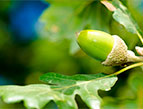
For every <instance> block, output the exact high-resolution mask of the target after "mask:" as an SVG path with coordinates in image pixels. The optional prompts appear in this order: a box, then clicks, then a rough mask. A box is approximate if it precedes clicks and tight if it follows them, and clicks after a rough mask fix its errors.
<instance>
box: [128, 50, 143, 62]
mask: <svg viewBox="0 0 143 109" xmlns="http://www.w3.org/2000/svg"><path fill="white" fill-rule="evenodd" d="M127 62H143V57H142V56H136V55H135V54H134V52H133V51H130V50H128V58H127Z"/></svg>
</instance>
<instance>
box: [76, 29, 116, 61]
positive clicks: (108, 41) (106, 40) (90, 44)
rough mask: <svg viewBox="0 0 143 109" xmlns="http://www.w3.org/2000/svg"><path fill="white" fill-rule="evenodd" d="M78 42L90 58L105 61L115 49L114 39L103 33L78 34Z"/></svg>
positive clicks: (86, 31) (86, 32)
mask: <svg viewBox="0 0 143 109" xmlns="http://www.w3.org/2000/svg"><path fill="white" fill-rule="evenodd" d="M77 42H78V44H79V46H80V47H81V49H82V50H83V51H84V52H85V53H87V54H88V55H89V56H91V57H93V58H94V59H97V60H100V61H105V60H106V58H107V56H108V55H109V53H110V52H111V50H112V48H113V45H114V38H113V37H112V36H111V35H110V34H108V33H105V32H102V31H98V30H83V31H81V32H80V33H78V37H77Z"/></svg>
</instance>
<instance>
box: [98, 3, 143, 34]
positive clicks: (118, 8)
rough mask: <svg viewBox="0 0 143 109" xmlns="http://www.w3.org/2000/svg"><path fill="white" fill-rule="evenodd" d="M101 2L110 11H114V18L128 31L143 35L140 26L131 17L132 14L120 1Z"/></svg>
mask: <svg viewBox="0 0 143 109" xmlns="http://www.w3.org/2000/svg"><path fill="white" fill-rule="evenodd" d="M101 2H102V3H103V4H104V5H105V6H106V7H107V8H108V9H109V10H110V9H111V10H110V11H113V18H114V19H115V20H116V21H117V22H118V23H120V24H121V25H123V26H124V27H125V28H126V29H127V31H129V32H131V33H133V34H138V33H142V31H141V30H140V27H139V26H138V24H137V23H136V21H135V20H134V18H133V17H132V16H131V13H130V12H129V11H128V9H127V8H126V7H125V6H124V5H123V4H122V3H121V2H120V1H119V0H112V1H107V2H104V1H103V0H101ZM111 4H112V5H111ZM111 7H112V8H111Z"/></svg>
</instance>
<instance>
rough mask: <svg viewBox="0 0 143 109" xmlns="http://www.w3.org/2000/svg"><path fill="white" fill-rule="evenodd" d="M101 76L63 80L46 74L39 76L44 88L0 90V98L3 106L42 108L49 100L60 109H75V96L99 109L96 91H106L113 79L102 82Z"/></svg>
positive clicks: (51, 74) (6, 88) (41, 86)
mask: <svg viewBox="0 0 143 109" xmlns="http://www.w3.org/2000/svg"><path fill="white" fill-rule="evenodd" d="M104 76H105V75H104V74H101V73H99V74H93V75H74V76H71V77H70V76H64V75H60V74H56V73H47V74H45V75H43V76H41V78H40V79H41V80H42V81H44V82H46V83H48V84H49V85H46V84H33V85H27V86H12V85H11V86H0V96H2V98H3V100H4V101H5V102H6V103H17V102H20V101H22V100H23V101H24V105H25V106H26V107H27V108H43V107H44V106H45V105H46V104H47V103H48V102H49V101H51V100H53V101H55V103H56V104H57V105H58V107H59V108H60V109H64V108H67V109H70V108H71V109H73V108H74V109H75V108H77V104H76V102H75V95H79V96H80V97H81V98H82V100H83V101H84V102H85V103H86V104H87V105H88V106H89V107H90V108H96V109H97V108H99V106H100V101H101V98H100V97H99V95H98V90H105V91H108V90H110V88H111V87H112V86H113V85H114V84H115V82H116V81H117V77H109V78H107V77H106V78H104Z"/></svg>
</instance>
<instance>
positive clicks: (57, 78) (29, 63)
mask: <svg viewBox="0 0 143 109" xmlns="http://www.w3.org/2000/svg"><path fill="white" fill-rule="evenodd" d="M102 1H103V0H101V3H102V4H101V3H100V1H98V0H89V1H87V0H78V1H74V2H73V1H72V0H47V2H49V3H50V7H49V8H47V9H46V10H44V12H43V14H42V15H41V17H40V18H39V21H38V22H37V25H38V26H39V28H37V31H38V33H39V38H38V39H36V41H34V42H32V43H30V44H29V45H27V47H22V45H20V47H19V45H18V44H15V42H14V41H13V40H12V39H11V35H9V34H12V33H11V32H10V31H9V29H6V28H5V27H6V26H7V25H3V21H1V19H0V24H1V26H0V29H1V30H0V39H1V44H0V54H1V55H2V56H1V57H0V58H1V60H5V61H1V64H8V65H9V66H10V67H8V68H7V66H6V67H5V66H4V65H1V66H2V67H1V68H2V69H6V71H7V70H9V68H11V69H10V70H9V71H11V70H12V69H13V65H14V67H15V68H16V69H15V72H18V73H15V74H14V73H13V72H12V71H11V72H12V73H9V74H7V75H8V77H13V80H15V78H18V79H19V80H21V78H22V79H23V80H24V79H26V78H25V76H24V77H23V72H24V71H23V69H20V70H21V72H22V73H20V72H19V70H17V69H18V68H19V66H17V65H21V64H22V65H25V66H26V69H27V68H28V70H26V73H27V72H32V73H33V74H35V72H40V73H39V74H38V76H39V75H41V74H42V73H41V72H47V71H48V72H50V71H54V72H57V73H47V74H45V75H43V76H41V78H40V80H41V81H43V82H44V83H43V84H31V85H25V86H19V85H9V86H0V96H1V99H2V100H3V101H4V102H5V103H3V102H1V101H0V108H15V107H16V108H24V107H23V106H22V105H21V104H16V105H14V104H11V103H21V101H23V102H24V105H25V107H27V108H45V106H46V104H48V103H49V102H51V101H54V102H55V103H56V104H57V106H58V107H59V108H66V109H68V108H72V109H73V108H78V105H79V104H78V102H76V100H75V97H76V95H79V96H80V98H81V99H82V100H83V102H84V103H85V104H86V105H87V106H88V107H89V108H96V109H97V108H100V104H101V103H102V105H101V106H102V108H103V109H104V108H105V109H112V108H113V109H115V108H117V109H118V108H127V109H130V108H142V107H143V104H142V98H143V96H142V92H143V88H142V86H143V84H142V80H143V79H142V77H143V75H142V72H143V70H142V69H141V68H139V69H137V70H130V71H128V72H126V73H124V74H121V75H119V78H118V82H117V83H116V85H115V86H114V87H113V89H112V90H111V91H110V92H108V93H107V92H105V91H108V90H110V89H111V87H112V86H113V85H114V84H115V82H116V81H117V77H116V76H113V75H112V74H111V75H112V76H111V75H108V76H106V75H105V74H102V73H98V74H89V73H97V72H104V73H105V72H106V73H111V72H112V73H113V72H115V71H116V70H118V69H121V68H123V67H122V66H118V67H110V68H109V67H103V66H102V65H101V64H100V62H98V61H95V60H92V59H90V58H89V57H88V56H86V55H85V54H84V53H83V52H82V51H80V50H79V47H78V45H77V43H76V38H75V32H78V31H80V30H83V29H97V30H101V31H105V32H108V33H111V34H117V35H119V36H120V37H122V38H123V39H124V41H125V42H126V43H127V45H128V47H129V49H134V47H135V46H136V45H141V44H140V43H138V38H137V35H138V37H139V38H140V40H141V41H142V37H141V35H142V31H141V30H143V26H142V19H143V16H142V12H138V9H136V8H134V5H135V3H132V1H133V0H122V2H121V1H119V0H112V1H111V0H110V1H107V0H104V3H103V2H102ZM134 1H135V2H136V1H138V4H143V3H141V0H134ZM3 3H4V4H5V2H3ZM123 3H124V4H123ZM103 4H104V5H105V6H106V7H107V8H108V9H109V10H110V11H112V12H113V13H112V12H110V11H108V10H107V9H106V8H105V7H104V5H103ZM109 4H110V5H109ZM130 4H132V5H130ZM9 5H10V3H8V5H6V7H4V8H3V9H2V10H0V12H2V13H3V12H4V10H8V8H7V7H8V6H9ZM3 6H5V5H3ZM110 6H111V7H112V9H110V8H111V7H110ZM132 7H133V8H132ZM140 8H141V7H140ZM128 9H129V10H128ZM137 12H138V13H137ZM132 16H133V17H132ZM134 18H135V20H136V21H135V20H134ZM4 19H5V18H4ZM5 36H6V37H5ZM69 49H70V50H69ZM68 50H69V51H70V54H69V53H68V52H69V51H68ZM3 51H4V52H3ZM3 57H4V58H3ZM17 60H18V62H17ZM9 63H10V64H9ZM3 66H4V67H3ZM129 67H130V66H129ZM129 67H128V68H129ZM108 68H109V69H108ZM126 68H127V67H126ZM126 68H125V69H124V70H121V71H122V72H123V71H126V70H127V69H126ZM132 68H133V67H132ZM2 69H1V72H2V74H5V73H7V72H6V71H5V70H4V71H3V70H2ZM41 69H42V70H41ZM77 72H79V73H87V74H86V75H85V74H79V75H73V74H75V73H77ZM58 73H64V74H66V75H73V76H65V75H61V74H58ZM120 73H121V72H120ZM115 74H119V72H116V73H115ZM20 77H21V78H20ZM28 77H30V78H29V79H28V80H30V79H31V81H33V80H32V79H33V78H34V79H35V78H36V77H37V76H36V77H33V75H31V74H29V75H28ZM128 77H129V78H128ZM126 80H127V81H126ZM21 81H22V80H21ZM25 83H26V81H25ZM17 84H21V83H17ZM99 90H104V92H102V93H99ZM6 103H8V105H7V104H6ZM9 103H10V104H9ZM95 104H97V105H95ZM48 108H49V107H48ZM45 109H46V108H45Z"/></svg>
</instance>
